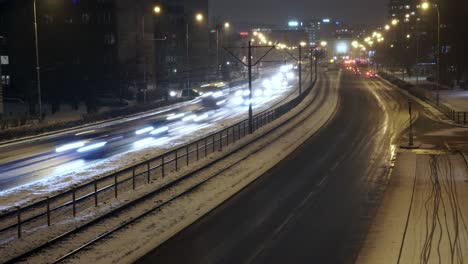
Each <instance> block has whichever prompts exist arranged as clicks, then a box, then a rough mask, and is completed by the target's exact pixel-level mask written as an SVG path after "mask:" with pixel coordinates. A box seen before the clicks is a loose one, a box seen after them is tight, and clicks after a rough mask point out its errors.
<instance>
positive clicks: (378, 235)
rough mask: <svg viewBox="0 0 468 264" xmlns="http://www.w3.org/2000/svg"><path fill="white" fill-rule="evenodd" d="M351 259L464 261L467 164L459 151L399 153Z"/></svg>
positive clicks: (467, 231) (466, 251) (467, 237)
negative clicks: (385, 188) (365, 235)
mask: <svg viewBox="0 0 468 264" xmlns="http://www.w3.org/2000/svg"><path fill="white" fill-rule="evenodd" d="M397 160H398V161H397V164H396V168H395V170H394V173H393V176H392V180H391V181H390V186H389V187H388V189H387V191H386V193H385V196H384V198H383V200H382V204H381V206H380V207H379V209H378V211H377V214H376V217H375V219H374V221H373V224H372V226H371V228H370V230H369V233H368V235H367V238H366V241H365V243H364V246H363V248H362V249H361V252H360V254H359V257H358V259H357V261H356V263H359V264H361V263H362V264H366V263H382V264H385V263H464V262H466V260H467V259H468V228H467V226H466V219H467V217H468V207H466V206H464V199H466V197H468V185H467V184H466V183H467V181H468V176H467V174H466V170H467V164H466V161H465V160H464V158H463V156H462V155H453V154H443V153H440V152H434V153H433V154H416V153H410V152H407V153H400V154H399V157H398V159H397Z"/></svg>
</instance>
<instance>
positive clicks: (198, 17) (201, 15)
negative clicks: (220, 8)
mask: <svg viewBox="0 0 468 264" xmlns="http://www.w3.org/2000/svg"><path fill="white" fill-rule="evenodd" d="M195 19H196V20H197V21H198V22H202V21H203V14H201V13H197V14H196V15H195Z"/></svg>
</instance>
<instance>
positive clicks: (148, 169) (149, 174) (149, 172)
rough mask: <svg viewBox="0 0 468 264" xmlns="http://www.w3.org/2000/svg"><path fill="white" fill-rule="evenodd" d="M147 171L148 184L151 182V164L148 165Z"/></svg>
mask: <svg viewBox="0 0 468 264" xmlns="http://www.w3.org/2000/svg"><path fill="white" fill-rule="evenodd" d="M146 170H147V171H148V183H150V181H151V168H150V162H149V161H148V163H146Z"/></svg>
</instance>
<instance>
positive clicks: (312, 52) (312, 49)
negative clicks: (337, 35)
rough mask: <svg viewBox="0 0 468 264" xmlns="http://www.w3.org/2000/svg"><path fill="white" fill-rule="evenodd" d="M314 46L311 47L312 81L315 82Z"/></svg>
mask: <svg viewBox="0 0 468 264" xmlns="http://www.w3.org/2000/svg"><path fill="white" fill-rule="evenodd" d="M313 65H314V48H311V49H310V83H313V82H314V67H313Z"/></svg>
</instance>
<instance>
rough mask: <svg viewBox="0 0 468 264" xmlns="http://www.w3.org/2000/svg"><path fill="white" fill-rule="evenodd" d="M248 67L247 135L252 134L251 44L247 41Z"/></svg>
mask: <svg viewBox="0 0 468 264" xmlns="http://www.w3.org/2000/svg"><path fill="white" fill-rule="evenodd" d="M248 57H249V59H248V62H249V63H248V67H249V133H250V134H252V133H253V111H252V42H251V41H249V51H248Z"/></svg>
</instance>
